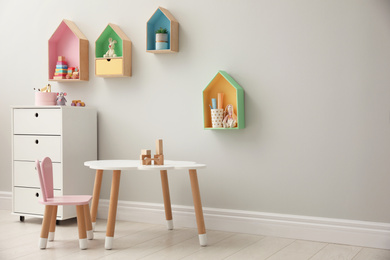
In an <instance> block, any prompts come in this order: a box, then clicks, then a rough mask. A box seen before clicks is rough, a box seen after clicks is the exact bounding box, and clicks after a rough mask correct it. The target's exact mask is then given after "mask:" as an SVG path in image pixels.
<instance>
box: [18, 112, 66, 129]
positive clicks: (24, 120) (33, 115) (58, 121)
mask: <svg viewBox="0 0 390 260" xmlns="http://www.w3.org/2000/svg"><path fill="white" fill-rule="evenodd" d="M13 112H14V122H13V124H14V125H13V127H14V134H52V135H60V134H61V127H62V116H61V115H62V113H61V112H62V111H61V109H14V110H13Z"/></svg>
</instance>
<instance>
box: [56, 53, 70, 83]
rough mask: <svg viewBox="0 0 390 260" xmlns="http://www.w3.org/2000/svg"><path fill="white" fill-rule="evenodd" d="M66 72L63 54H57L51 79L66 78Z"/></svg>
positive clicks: (66, 65) (66, 67)
mask: <svg viewBox="0 0 390 260" xmlns="http://www.w3.org/2000/svg"><path fill="white" fill-rule="evenodd" d="M67 72H68V63H67V62H66V61H65V56H58V60H57V65H56V70H55V73H54V77H53V79H66V74H67Z"/></svg>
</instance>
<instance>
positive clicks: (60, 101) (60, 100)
mask: <svg viewBox="0 0 390 260" xmlns="http://www.w3.org/2000/svg"><path fill="white" fill-rule="evenodd" d="M65 96H66V92H60V93H57V106H66V98H65Z"/></svg>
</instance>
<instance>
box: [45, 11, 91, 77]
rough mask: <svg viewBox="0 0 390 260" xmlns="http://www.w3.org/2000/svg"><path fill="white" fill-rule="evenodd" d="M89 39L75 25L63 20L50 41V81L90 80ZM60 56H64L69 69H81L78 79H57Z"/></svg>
mask: <svg viewBox="0 0 390 260" xmlns="http://www.w3.org/2000/svg"><path fill="white" fill-rule="evenodd" d="M88 45H89V42H88V39H87V38H86V37H85V36H84V34H83V33H82V32H81V31H80V29H79V28H78V27H77V26H76V24H75V23H73V22H72V21H69V20H65V19H64V20H62V22H61V23H60V25H59V26H58V27H57V29H56V31H55V32H54V33H53V35H52V36H51V37H50V39H49V80H50V81H59V82H78V81H81V80H82V81H87V80H89V61H88V53H89V49H88ZM58 56H64V57H65V61H66V62H67V65H68V66H69V67H77V68H78V69H79V78H78V79H55V72H56V69H57V67H56V66H57V62H58Z"/></svg>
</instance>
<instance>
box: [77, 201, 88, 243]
mask: <svg viewBox="0 0 390 260" xmlns="http://www.w3.org/2000/svg"><path fill="white" fill-rule="evenodd" d="M76 211H77V226H78V228H79V245H80V249H87V232H86V231H85V216H84V206H83V205H77V206H76Z"/></svg>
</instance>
